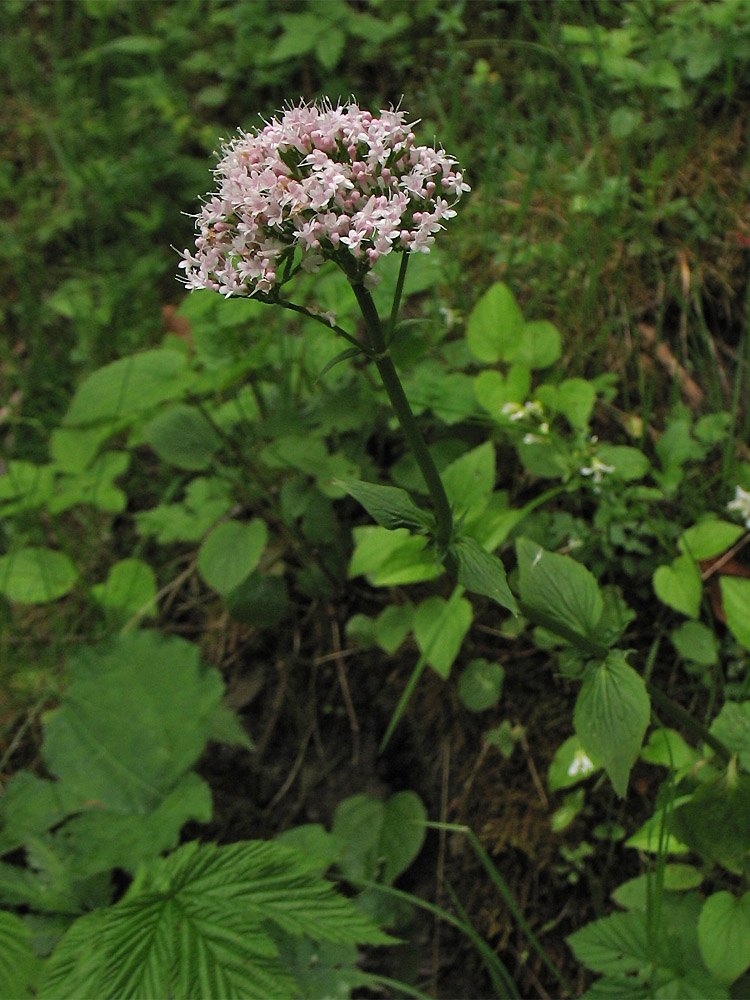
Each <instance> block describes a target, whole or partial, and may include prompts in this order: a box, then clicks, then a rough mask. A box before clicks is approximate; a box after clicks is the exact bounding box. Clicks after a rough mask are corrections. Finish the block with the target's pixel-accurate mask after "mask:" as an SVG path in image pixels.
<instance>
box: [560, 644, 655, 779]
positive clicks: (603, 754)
mask: <svg viewBox="0 0 750 1000" xmlns="http://www.w3.org/2000/svg"><path fill="white" fill-rule="evenodd" d="M650 714H651V702H650V699H649V696H648V694H647V692H646V685H645V684H644V683H643V678H642V677H641V676H640V675H639V674H637V673H636V672H635V670H633V668H632V667H630V666H628V664H627V663H626V662H625V654H623V653H622V652H621V651H620V650H617V649H613V650H611V651H610V653H609V654H608V656H607V658H606V660H604V661H603V662H601V663H598V664H595V665H592V666H589V668H588V670H587V671H586V675H585V676H584V679H583V684H582V685H581V690H580V692H579V693H578V698H577V699H576V706H575V711H574V715H573V722H574V725H575V729H576V732H577V733H578V736H579V737H580V739H581V743H582V745H583V747H584V749H585V750H586V752H587V753H588V754H589V755H590V756H591V758H592V759H594V760H596V761H598V762H599V763H600V764H601V765H602V766H603V767H604V769H605V770H606V772H607V774H608V775H609V777H610V780H611V782H612V785H613V787H614V789H615V791H616V792H617V794H618V795H619V796H620V797H621V798H623V797H624V796H625V793H626V791H627V787H628V776H629V775H630V770H631V768H632V766H633V764H634V763H635V761H636V758H637V757H638V752H639V751H640V749H641V744H642V742H643V737H644V734H645V732H646V728H647V726H648V721H649V717H650Z"/></svg>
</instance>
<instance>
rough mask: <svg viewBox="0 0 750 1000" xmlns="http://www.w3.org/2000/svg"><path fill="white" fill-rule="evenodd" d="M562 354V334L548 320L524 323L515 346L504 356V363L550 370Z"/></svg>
mask: <svg viewBox="0 0 750 1000" xmlns="http://www.w3.org/2000/svg"><path fill="white" fill-rule="evenodd" d="M561 354H562V344H561V341H560V334H559V332H558V330H557V328H556V327H555V326H553V325H552V323H550V322H549V320H546V319H538V320H532V321H531V322H529V323H524V324H523V326H522V327H521V330H520V336H519V338H518V340H517V342H516V343H515V345H513V346H511V347H509V348H508V349H507V350H506V351H505V352H504V354H503V355H502V357H503V360H504V361H512V362H513V363H514V364H521V365H526V366H528V367H529V368H549V366H550V365H552V364H554V363H555V361H557V360H559V358H560V355H561Z"/></svg>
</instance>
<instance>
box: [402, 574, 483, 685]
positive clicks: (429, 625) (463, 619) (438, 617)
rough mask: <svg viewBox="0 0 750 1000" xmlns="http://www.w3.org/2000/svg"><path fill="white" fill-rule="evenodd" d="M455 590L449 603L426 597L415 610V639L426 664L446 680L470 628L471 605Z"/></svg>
mask: <svg viewBox="0 0 750 1000" xmlns="http://www.w3.org/2000/svg"><path fill="white" fill-rule="evenodd" d="M460 589H461V588H457V589H456V590H455V591H454V592H453V595H452V596H451V598H450V600H448V601H445V600H443V598H442V597H427V598H425V600H424V601H422V603H421V604H420V605H419V607H418V608H417V612H416V615H415V618H414V637H415V638H416V640H417V645H418V646H419V649H420V651H421V652H422V653H423V654H424V656H425V657H426V659H427V662H428V663H429V664H430V666H431V667H432V668H433V670H435V671H436V672H437V673H438V674H440V676H441V677H442V678H443V680H447V678H448V676H449V674H450V669H451V667H452V665H453V661H454V660H455V659H456V657H457V656H458V651H459V650H460V648H461V644H462V643H463V641H464V638H465V636H466V633H467V632H468V631H469V627H470V626H471V622H472V618H473V613H472V608H471V604H470V603H469V602H468V601H467V600H465V599H464V598H462V597H461V596H460V593H459V592H460Z"/></svg>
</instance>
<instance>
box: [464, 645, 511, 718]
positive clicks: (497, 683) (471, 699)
mask: <svg viewBox="0 0 750 1000" xmlns="http://www.w3.org/2000/svg"><path fill="white" fill-rule="evenodd" d="M504 677H505V671H504V670H503V668H502V667H501V666H500V664H499V663H491V662H490V661H489V660H485V659H483V658H479V659H476V660H471V661H470V662H469V663H468V664H467V665H466V667H464V669H463V670H462V671H461V676H460V677H459V678H458V696H459V698H460V699H461V701H462V702H463V703H464V705H466V707H467V708H468V709H470V710H471V711H472V712H484V711H485V709H488V708H492V707H493V705H496V704H497V703H498V701H499V700H500V692H501V691H502V688H503V678H504Z"/></svg>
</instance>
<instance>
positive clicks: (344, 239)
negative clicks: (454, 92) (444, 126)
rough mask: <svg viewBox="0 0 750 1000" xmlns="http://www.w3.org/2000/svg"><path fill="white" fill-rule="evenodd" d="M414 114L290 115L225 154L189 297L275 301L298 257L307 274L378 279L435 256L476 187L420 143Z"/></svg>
mask: <svg viewBox="0 0 750 1000" xmlns="http://www.w3.org/2000/svg"><path fill="white" fill-rule="evenodd" d="M405 119H406V116H405V114H404V112H403V111H398V110H390V111H381V112H380V114H379V117H375V116H373V115H372V114H371V113H370V112H369V111H363V110H361V109H360V108H359V107H358V106H357V105H356V104H354V103H352V104H347V105H337V106H336V107H334V106H333V105H332V104H329V103H323V104H321V105H314V104H313V105H307V104H301V105H299V106H296V107H289V108H287V109H286V111H284V113H283V114H282V115H281V117H280V118H272V119H271V121H270V122H268V123H267V124H266V125H265V127H263V128H261V129H258V130H255V131H251V132H242V131H240V133H239V135H238V136H237V137H236V138H234V139H233V140H232V141H231V142H229V143H227V144H226V145H225V146H223V147H222V154H223V155H222V157H221V159H220V161H219V164H218V166H217V168H216V171H215V173H216V176H217V178H218V181H219V190H218V191H217V192H216V193H215V194H214V195H212V196H210V198H209V199H208V200H207V201H206V203H205V204H204V206H203V209H202V211H201V212H200V214H199V215H198V217H197V221H196V241H195V247H196V250H195V252H194V253H191V252H190V251H189V250H185V251H184V252H183V254H182V261H181V262H180V267H181V268H183V269H184V270H185V278H184V281H185V284H186V285H187V287H188V288H191V289H193V288H211V289H214V290H215V291H220V292H222V294H224V295H226V296H229V295H256V294H261V295H269V294H272V293H273V291H274V288H275V287H276V286H277V285H278V284H279V283H280V282H281V281H282V280H283V278H284V275H285V274H286V273H288V271H289V270H291V267H292V263H293V261H294V256H295V254H298V255H299V256H298V262H299V265H300V266H301V267H303V268H304V269H305V270H308V271H316V270H317V269H318V268H319V267H320V265H321V264H322V263H323V262H324V261H325V260H333V261H335V262H336V263H338V264H339V265H340V266H341V267H342V268H343V269H344V271H345V272H346V274H347V276H348V277H349V279H350V280H351V281H355V282H371V280H372V278H373V275H372V274H371V270H372V267H373V265H374V264H375V263H376V262H377V261H378V260H379V258H380V257H384V256H386V255H387V254H389V253H391V252H407V253H414V252H417V251H421V252H423V253H426V252H428V251H429V249H430V246H431V245H432V243H433V242H434V239H435V234H436V233H437V232H438V231H439V230H440V229H442V228H443V225H442V223H443V221H444V220H447V219H451V218H453V216H454V215H455V214H456V213H455V211H454V209H453V205H455V203H456V202H457V201H458V200H459V198H460V197H461V195H462V194H463V192H464V191H468V190H470V189H469V185H468V184H466V183H465V181H464V179H463V175H462V173H461V172H460V171H459V170H457V169H456V167H457V163H456V161H455V160H454V159H453V158H452V157H450V156H448V155H447V154H446V153H445V152H444V151H443V150H442V149H433V148H431V147H429V146H417V145H415V142H414V133H413V132H412V131H411V128H412V126H411V125H409V124H406V120H405Z"/></svg>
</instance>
